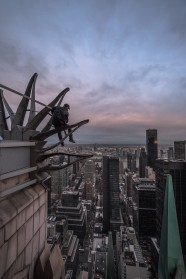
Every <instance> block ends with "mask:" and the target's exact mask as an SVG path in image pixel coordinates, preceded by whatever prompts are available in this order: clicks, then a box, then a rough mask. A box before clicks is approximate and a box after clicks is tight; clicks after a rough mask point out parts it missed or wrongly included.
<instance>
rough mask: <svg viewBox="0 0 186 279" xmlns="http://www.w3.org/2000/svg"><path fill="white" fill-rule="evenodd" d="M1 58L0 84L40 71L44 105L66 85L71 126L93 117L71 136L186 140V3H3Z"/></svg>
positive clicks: (21, 84)
mask: <svg viewBox="0 0 186 279" xmlns="http://www.w3.org/2000/svg"><path fill="white" fill-rule="evenodd" d="M0 57H1V63H0V83H3V84H5V85H7V86H10V87H13V88H14V89H17V90H19V91H21V92H24V90H25V88H26V85H27V83H28V81H29V79H30V77H31V76H32V75H33V73H34V72H37V73H38V75H39V76H38V80H37V84H36V98H37V99H38V100H40V101H42V102H44V103H46V104H47V103H49V102H50V101H51V100H52V99H53V98H54V96H55V95H56V94H58V93H59V92H60V91H61V90H62V89H64V88H65V87H67V86H68V87H70V89H71V90H70V92H69V93H68V94H67V95H66V97H65V99H64V101H65V102H68V103H70V106H71V110H70V123H73V122H76V121H80V120H83V119H87V118H88V119H90V123H89V124H87V125H85V126H84V127H83V128H80V129H79V131H77V132H76V133H75V135H74V138H75V139H76V142H77V143H94V142H97V143H139V144H140V143H141V144H143V143H145V135H146V133H145V131H146V129H148V128H156V129H157V130H158V138H159V142H160V143H162V144H164V143H170V144H171V143H173V141H174V140H184V139H186V109H185V107H186V63H185V57H186V2H185V0H174V1H173V0H169V1H166V0H161V1H160V0H156V1H153V0H140V1H137V0H130V1H129V0H128V1H125V0H121V1H120V0H118V1H117V0H88V1H87V0H82V1H81V0H79V1H76V0H73V1H71V0H61V1H58V0H54V1H48V0H42V1H41V0H37V1H36V0H34V1H24V0H16V1H15V0H8V1H1V4H0ZM5 96H6V97H7V98H8V100H9V103H10V104H11V105H12V107H13V108H14V109H15V107H16V104H17V103H18V101H19V100H20V99H18V97H17V100H15V97H14V98H12V96H11V97H10V93H7V92H5ZM39 109H40V107H38V110H39ZM56 140H57V138H56V137H55V139H54V141H56Z"/></svg>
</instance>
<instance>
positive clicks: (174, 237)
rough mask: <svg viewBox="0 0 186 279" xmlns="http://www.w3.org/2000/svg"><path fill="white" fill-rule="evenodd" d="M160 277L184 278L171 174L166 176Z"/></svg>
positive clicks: (163, 278)
mask: <svg viewBox="0 0 186 279" xmlns="http://www.w3.org/2000/svg"><path fill="white" fill-rule="evenodd" d="M158 274H159V278H160V279H169V278H175V274H177V276H178V274H179V276H178V277H176V278H183V279H184V278H186V273H185V266H184V261H183V255H182V248H181V242H180V235H179V227H178V220H177V213H176V205H175V199H174V191H173V184H172V177H171V175H167V178H166V190H165V198H164V211H163V219H162V230H161V242H160V254H159V264H158Z"/></svg>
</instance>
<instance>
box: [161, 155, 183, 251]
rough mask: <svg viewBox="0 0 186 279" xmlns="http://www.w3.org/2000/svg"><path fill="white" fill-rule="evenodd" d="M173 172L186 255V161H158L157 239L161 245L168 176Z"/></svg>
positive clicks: (178, 216) (177, 209)
mask: <svg viewBox="0 0 186 279" xmlns="http://www.w3.org/2000/svg"><path fill="white" fill-rule="evenodd" d="M168 174H171V176H172V181H173V188H174V196H175V203H176V211H177V218H178V226H179V231H180V239H181V245H182V250H183V255H186V238H185V235H186V188H185V185H186V161H176V160H175V161H167V160H162V159H158V160H157V161H156V193H157V195H156V208H157V212H156V213H157V240H158V244H159V245H160V237H161V228H162V218H163V202H164V195H165V185H166V177H167V175H168Z"/></svg>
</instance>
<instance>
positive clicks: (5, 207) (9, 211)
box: [0, 199, 17, 228]
mask: <svg viewBox="0 0 186 279" xmlns="http://www.w3.org/2000/svg"><path fill="white" fill-rule="evenodd" d="M16 214H17V211H16V208H15V207H14V205H13V204H12V203H11V202H10V201H9V200H7V199H4V200H2V201H0V228H1V227H2V226H4V225H5V224H7V223H8V222H10V221H11V220H12V219H13V218H14V217H15V216H16Z"/></svg>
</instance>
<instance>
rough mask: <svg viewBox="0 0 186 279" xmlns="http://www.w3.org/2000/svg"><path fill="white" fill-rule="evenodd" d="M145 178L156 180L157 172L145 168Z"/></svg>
mask: <svg viewBox="0 0 186 279" xmlns="http://www.w3.org/2000/svg"><path fill="white" fill-rule="evenodd" d="M145 177H146V178H150V179H155V172H154V170H153V169H152V168H151V167H148V166H147V167H145Z"/></svg>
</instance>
